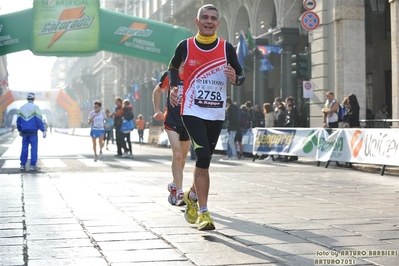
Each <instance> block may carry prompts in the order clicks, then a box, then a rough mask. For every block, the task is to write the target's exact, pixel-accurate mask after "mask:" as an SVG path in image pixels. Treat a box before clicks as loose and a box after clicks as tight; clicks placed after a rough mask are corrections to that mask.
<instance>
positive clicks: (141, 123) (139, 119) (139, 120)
mask: <svg viewBox="0 0 399 266" xmlns="http://www.w3.org/2000/svg"><path fill="white" fill-rule="evenodd" d="M136 127H137V132H138V134H139V143H140V146H141V145H143V143H144V129H145V120H144V118H143V115H142V114H139V115H138V116H137V120H136Z"/></svg>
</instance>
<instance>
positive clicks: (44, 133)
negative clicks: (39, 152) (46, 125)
mask: <svg viewBox="0 0 399 266" xmlns="http://www.w3.org/2000/svg"><path fill="white" fill-rule="evenodd" d="M46 137H47V132H46V131H43V138H44V139H45V138H46Z"/></svg>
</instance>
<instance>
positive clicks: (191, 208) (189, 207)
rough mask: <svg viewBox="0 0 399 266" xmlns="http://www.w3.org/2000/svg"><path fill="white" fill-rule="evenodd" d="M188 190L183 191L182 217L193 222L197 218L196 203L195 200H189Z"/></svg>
mask: <svg viewBox="0 0 399 266" xmlns="http://www.w3.org/2000/svg"><path fill="white" fill-rule="evenodd" d="M189 195H190V190H187V191H186V192H184V197H183V201H184V203H186V209H185V210H184V218H185V219H186V221H187V222H188V223H190V224H195V222H196V221H197V219H198V204H197V201H196V200H191V199H190V197H189Z"/></svg>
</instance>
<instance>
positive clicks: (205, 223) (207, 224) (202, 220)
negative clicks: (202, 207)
mask: <svg viewBox="0 0 399 266" xmlns="http://www.w3.org/2000/svg"><path fill="white" fill-rule="evenodd" d="M197 224H198V230H200V231H202V230H203V231H205V230H215V224H214V223H213V221H212V218H211V216H210V214H209V212H208V211H206V212H203V213H200V215H199V217H198V220H197Z"/></svg>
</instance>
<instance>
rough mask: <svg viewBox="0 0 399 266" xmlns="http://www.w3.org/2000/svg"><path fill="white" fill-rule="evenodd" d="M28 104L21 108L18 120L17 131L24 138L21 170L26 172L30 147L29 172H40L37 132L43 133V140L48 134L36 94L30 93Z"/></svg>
mask: <svg viewBox="0 0 399 266" xmlns="http://www.w3.org/2000/svg"><path fill="white" fill-rule="evenodd" d="M27 100H28V102H27V103H26V104H24V105H22V106H21V108H20V109H19V112H18V118H17V129H18V131H19V135H20V136H21V137H22V149H21V156H20V160H21V167H20V168H19V170H21V171H25V170H26V169H25V165H26V163H27V161H28V152H29V151H28V150H29V145H30V156H31V158H30V166H29V171H38V170H40V168H39V167H37V166H36V163H37V147H38V137H37V131H38V130H40V131H42V132H43V138H46V136H47V132H46V131H45V130H44V125H43V121H42V112H41V111H40V108H39V106H37V105H35V104H34V103H33V102H34V101H35V94H34V93H31V92H30V93H28V95H27Z"/></svg>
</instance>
